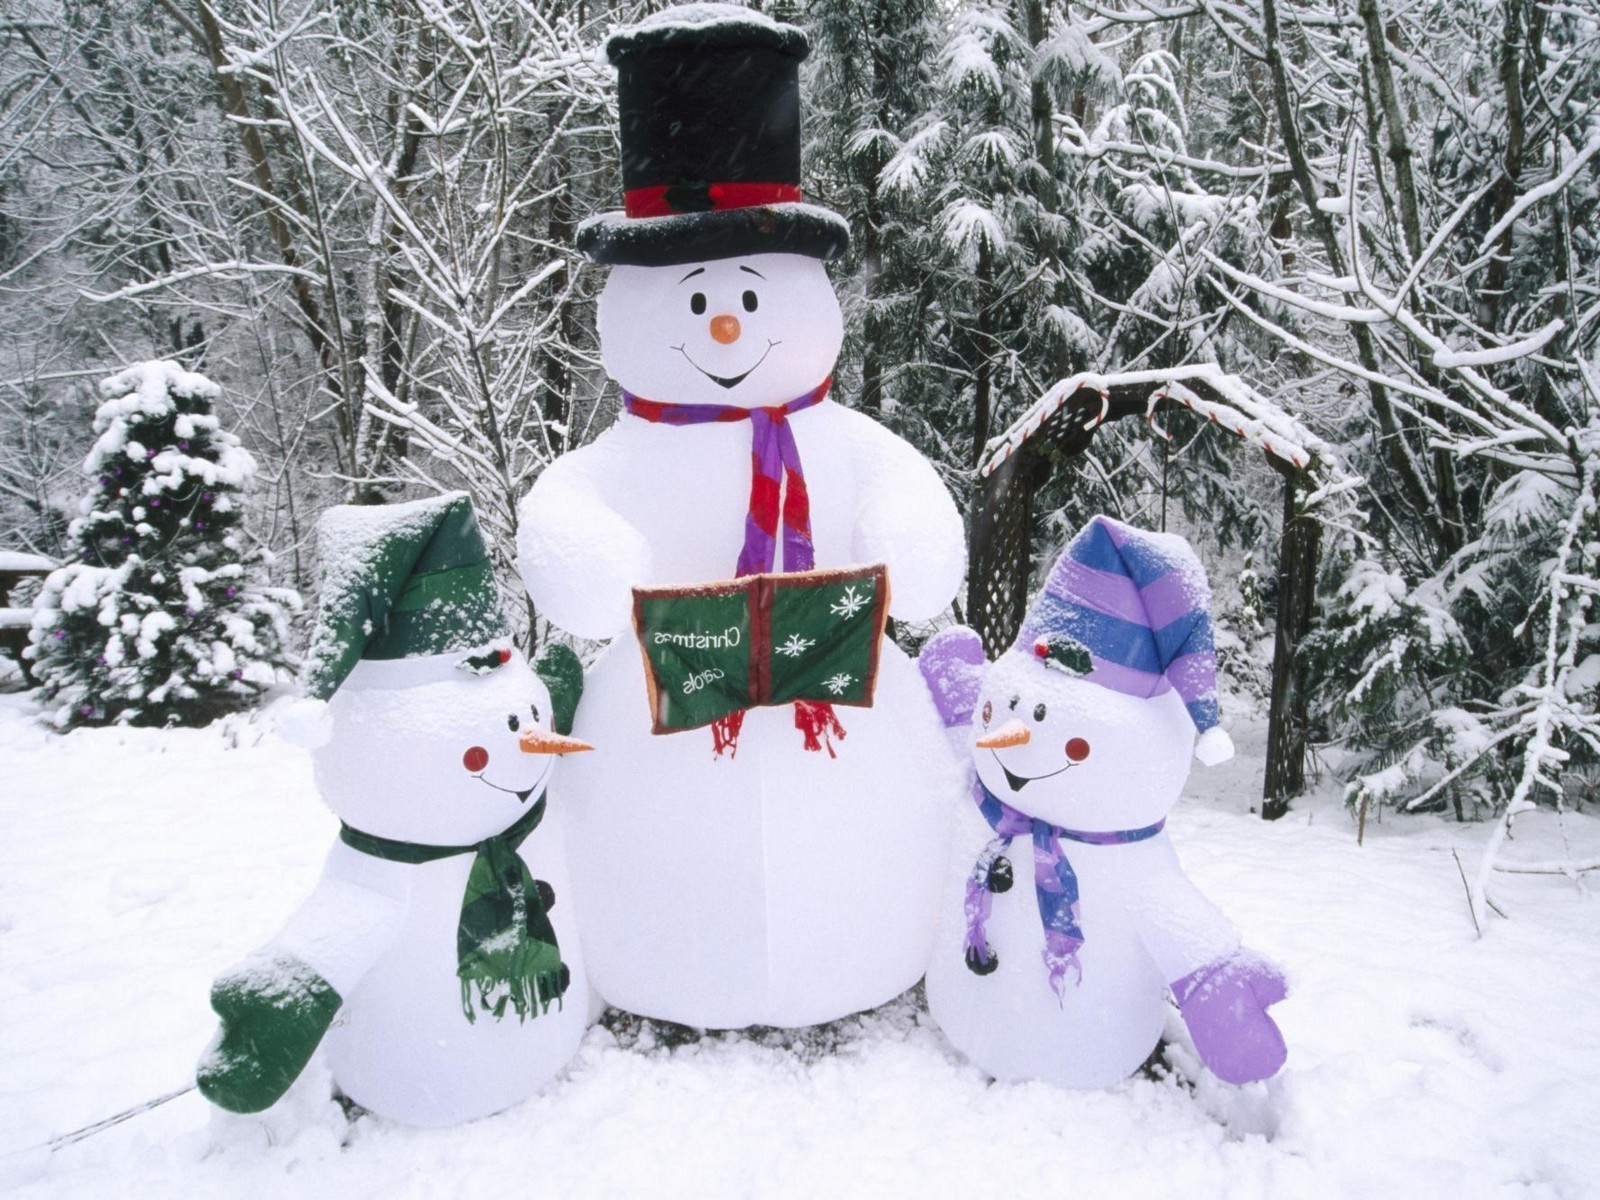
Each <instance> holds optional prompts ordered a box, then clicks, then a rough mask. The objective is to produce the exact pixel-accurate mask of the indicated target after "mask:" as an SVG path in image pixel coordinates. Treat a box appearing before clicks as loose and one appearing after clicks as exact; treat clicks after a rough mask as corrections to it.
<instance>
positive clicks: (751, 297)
mask: <svg viewBox="0 0 1600 1200" xmlns="http://www.w3.org/2000/svg"><path fill="white" fill-rule="evenodd" d="M758 303H760V301H759V300H757V298H756V294H755V293H754V292H746V293H745V294H744V310H745V312H755V310H756V305H757V304H758Z"/></svg>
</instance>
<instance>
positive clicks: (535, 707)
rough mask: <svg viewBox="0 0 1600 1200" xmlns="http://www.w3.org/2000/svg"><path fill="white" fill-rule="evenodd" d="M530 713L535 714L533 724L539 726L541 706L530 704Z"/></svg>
mask: <svg viewBox="0 0 1600 1200" xmlns="http://www.w3.org/2000/svg"><path fill="white" fill-rule="evenodd" d="M528 711H529V712H531V713H532V714H533V723H534V724H535V725H537V724H538V723H539V706H538V705H537V704H530V705H528Z"/></svg>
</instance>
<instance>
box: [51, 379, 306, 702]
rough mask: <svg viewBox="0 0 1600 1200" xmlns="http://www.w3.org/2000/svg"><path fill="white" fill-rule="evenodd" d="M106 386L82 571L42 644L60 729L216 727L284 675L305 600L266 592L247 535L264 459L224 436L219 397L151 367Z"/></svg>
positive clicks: (79, 543) (63, 584) (78, 549)
mask: <svg viewBox="0 0 1600 1200" xmlns="http://www.w3.org/2000/svg"><path fill="white" fill-rule="evenodd" d="M100 391H101V394H102V395H103V396H105V397H106V399H105V402H104V403H103V404H101V405H100V408H99V410H98V411H97V412H96V413H95V417H94V431H95V433H96V434H97V435H98V440H97V441H96V442H95V444H94V448H93V449H92V450H91V451H90V452H89V457H88V458H87V460H86V461H85V462H84V470H85V471H86V472H87V473H88V474H89V476H90V477H91V478H92V479H93V480H94V488H93V491H92V492H91V493H90V494H89V496H88V497H86V498H85V499H84V501H83V502H82V506H81V512H82V515H81V516H79V517H78V518H77V519H76V520H74V521H73V523H72V526H71V529H70V531H69V536H70V537H71V539H72V542H73V559H74V561H72V562H69V563H68V564H67V565H66V566H64V567H62V568H60V569H59V570H57V571H55V572H53V573H52V574H51V575H50V576H49V578H48V579H46V581H45V585H44V589H43V591H42V592H41V593H40V595H39V598H38V601H37V603H36V606H35V613H34V621H33V628H32V631H31V644H30V646H29V649H28V654H29V655H30V656H31V657H32V658H33V661H34V673H35V674H36V676H37V677H38V679H39V682H40V684H41V685H42V695H43V697H44V701H45V704H46V706H47V707H48V709H49V718H48V719H49V720H50V721H51V723H52V724H54V725H56V726H57V727H58V728H61V729H68V728H71V727H73V726H77V725H89V724H96V725H99V724H109V723H113V722H128V723H131V724H137V725H199V724H203V723H205V722H206V721H209V720H212V719H214V718H216V717H218V716H221V715H223V714H224V713H228V712H232V711H235V710H237V709H240V708H243V707H246V706H248V705H249V704H250V703H251V702H252V701H253V700H254V699H255V698H256V697H257V696H258V695H259V694H260V692H261V690H262V688H263V687H265V686H266V685H268V684H270V683H272V682H273V681H274V680H276V679H277V678H279V674H280V670H281V668H282V665H283V662H282V646H283V641H284V637H285V633H286V614H287V610H289V609H292V608H296V607H298V606H299V603H300V599H299V596H298V595H296V594H295V593H294V592H292V591H289V590H287V589H282V588H271V587H266V586H264V585H263V583H262V581H261V578H260V566H261V564H262V563H263V562H264V560H265V555H264V553H263V552H262V551H260V550H257V549H252V548H249V547H248V545H247V543H246V540H245V538H244V536H243V533H242V529H241V518H242V513H241V511H240V507H239V503H238V496H239V494H240V492H241V490H242V489H243V488H244V487H245V486H246V484H248V482H249V480H250V478H251V476H252V475H253V474H254V473H255V460H254V459H252V458H251V457H250V455H249V454H248V453H247V452H246V451H245V450H244V449H243V448H242V447H241V446H240V445H239V439H238V438H236V437H234V436H233V435H232V434H231V433H227V432H225V431H223V430H222V429H221V428H220V427H219V426H218V423H217V418H216V417H215V415H213V413H212V405H213V402H214V401H215V400H216V398H217V395H218V388H217V386H216V385H215V384H214V383H212V382H211V381H210V380H208V379H206V378H205V377H204V376H202V375H195V374H190V373H189V372H187V371H184V370H182V369H181V368H180V367H178V366H176V365H175V364H173V363H168V362H150V363H142V364H140V365H138V366H135V367H130V368H129V369H127V370H126V371H123V372H122V373H121V374H119V375H116V376H115V377H113V378H111V379H108V380H105V381H104V382H103V383H102V384H101V385H100Z"/></svg>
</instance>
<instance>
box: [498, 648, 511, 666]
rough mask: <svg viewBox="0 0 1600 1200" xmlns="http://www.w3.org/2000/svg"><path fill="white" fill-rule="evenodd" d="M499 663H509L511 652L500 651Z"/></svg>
mask: <svg viewBox="0 0 1600 1200" xmlns="http://www.w3.org/2000/svg"><path fill="white" fill-rule="evenodd" d="M500 661H501V662H503V663H508V662H510V661H511V651H509V650H502V651H500Z"/></svg>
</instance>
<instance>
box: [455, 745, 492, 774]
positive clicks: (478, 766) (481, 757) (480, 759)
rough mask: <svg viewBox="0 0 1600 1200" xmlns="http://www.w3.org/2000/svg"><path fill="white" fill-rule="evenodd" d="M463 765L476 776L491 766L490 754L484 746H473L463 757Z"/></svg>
mask: <svg viewBox="0 0 1600 1200" xmlns="http://www.w3.org/2000/svg"><path fill="white" fill-rule="evenodd" d="M461 765H462V766H463V767H465V768H466V769H467V770H469V771H471V772H472V773H473V774H474V775H476V774H477V773H478V772H479V771H481V770H483V769H484V768H485V767H487V766H488V765H489V752H488V751H487V750H485V749H484V748H483V747H482V746H473V747H471V748H470V749H469V750H468V751H467V752H466V753H465V754H463V755H462V756H461Z"/></svg>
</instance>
